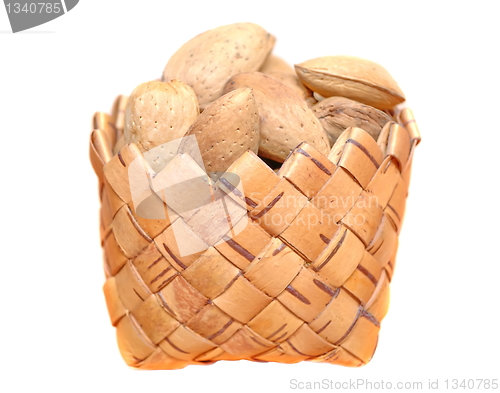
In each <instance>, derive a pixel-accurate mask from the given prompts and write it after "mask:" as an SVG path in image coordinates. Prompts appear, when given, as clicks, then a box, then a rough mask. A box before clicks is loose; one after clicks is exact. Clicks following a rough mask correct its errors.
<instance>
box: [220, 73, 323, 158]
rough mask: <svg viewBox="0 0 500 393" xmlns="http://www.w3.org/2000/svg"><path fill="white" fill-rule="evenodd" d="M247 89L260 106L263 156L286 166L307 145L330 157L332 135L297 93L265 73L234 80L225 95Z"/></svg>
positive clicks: (227, 87)
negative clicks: (291, 153)
mask: <svg viewBox="0 0 500 393" xmlns="http://www.w3.org/2000/svg"><path fill="white" fill-rule="evenodd" d="M243 87H250V88H252V89H253V93H254V95H255V99H256V101H257V104H258V106H259V115H260V146H259V155H261V156H262V157H265V158H269V159H272V160H275V161H278V162H283V161H284V160H285V158H286V157H287V156H288V154H289V153H290V152H291V151H292V150H293V149H294V148H295V147H296V146H297V145H298V144H300V143H301V142H304V141H306V142H308V143H309V144H310V145H312V146H314V148H316V149H317V150H318V151H319V152H321V153H323V154H325V155H326V154H328V152H329V150H330V145H329V142H328V135H327V134H326V132H325V130H323V127H322V126H321V124H320V122H319V120H318V119H317V118H316V116H315V115H314V113H313V111H312V110H311V109H310V108H309V107H308V106H307V104H306V102H305V101H304V100H303V99H302V98H301V97H300V96H299V95H298V94H297V93H296V91H295V90H293V89H292V88H291V87H288V86H286V85H284V84H283V83H281V82H280V81H279V80H277V79H275V78H273V77H271V76H268V75H264V74H262V73H261V72H248V73H242V74H238V75H235V76H233V77H232V78H231V79H230V80H229V81H228V83H227V84H226V87H225V89H224V91H225V92H229V91H232V90H234V89H239V88H243Z"/></svg>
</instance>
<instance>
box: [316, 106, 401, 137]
mask: <svg viewBox="0 0 500 393" xmlns="http://www.w3.org/2000/svg"><path fill="white" fill-rule="evenodd" d="M312 110H313V112H314V114H315V115H316V116H317V118H318V119H319V121H320V122H321V124H322V126H323V128H324V129H325V131H326V132H327V134H328V138H329V139H330V144H331V145H333V144H334V143H335V141H336V140H337V138H338V137H339V136H340V134H342V133H343V132H344V130H345V129H347V128H349V127H359V128H362V129H363V130H365V131H366V132H367V133H369V134H370V135H371V136H372V137H373V138H374V139H375V140H376V139H377V138H378V136H379V134H380V131H382V128H383V127H384V125H385V124H386V123H388V122H390V121H391V120H392V119H391V117H390V116H389V115H388V114H387V113H385V112H382V111H380V110H378V109H376V108H374V107H372V106H369V105H365V104H362V103H360V102H357V101H354V100H350V99H349V98H345V97H329V98H325V99H324V100H322V101H320V102H318V103H317V104H315V105H313V107H312Z"/></svg>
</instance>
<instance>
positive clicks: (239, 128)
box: [186, 88, 260, 172]
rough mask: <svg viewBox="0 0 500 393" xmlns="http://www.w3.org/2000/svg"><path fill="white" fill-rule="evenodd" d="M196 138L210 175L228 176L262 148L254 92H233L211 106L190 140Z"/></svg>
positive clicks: (195, 123)
mask: <svg viewBox="0 0 500 393" xmlns="http://www.w3.org/2000/svg"><path fill="white" fill-rule="evenodd" d="M188 135H195V136H196V140H197V142H198V146H199V149H200V153H201V157H202V159H203V163H204V165H205V169H206V171H207V172H225V171H226V169H227V168H229V166H230V165H231V164H232V163H233V162H234V161H235V160H236V159H238V158H239V157H240V156H241V155H242V154H243V153H244V152H245V151H247V150H252V151H253V152H255V153H257V151H258V148H259V138H260V136H259V112H258V107H257V102H256V101H255V97H254V95H253V93H252V90H251V89H248V88H246V89H237V90H233V91H231V92H229V93H227V94H225V95H223V96H222V97H220V98H219V99H218V100H216V101H214V102H213V103H212V104H211V105H209V106H208V107H207V108H206V109H205V110H204V111H203V113H202V114H200V116H199V117H198V119H197V120H196V121H195V122H194V124H193V125H192V126H191V127H190V128H189V131H188V132H187V134H186V136H188Z"/></svg>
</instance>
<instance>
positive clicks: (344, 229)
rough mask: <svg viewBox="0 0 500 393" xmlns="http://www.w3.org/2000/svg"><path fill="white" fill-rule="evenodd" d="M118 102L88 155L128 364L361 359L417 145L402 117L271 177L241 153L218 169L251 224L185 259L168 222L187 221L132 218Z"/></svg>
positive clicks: (380, 301)
mask: <svg viewBox="0 0 500 393" xmlns="http://www.w3.org/2000/svg"><path fill="white" fill-rule="evenodd" d="M125 103H126V97H118V99H117V100H116V102H115V105H114V110H113V113H112V115H111V116H108V115H106V114H103V113H97V114H96V116H95V118H94V131H93V132H92V135H91V140H90V157H91V162H92V165H93V167H94V170H95V172H96V174H97V176H98V178H99V192H100V199H101V212H100V233H101V243H102V247H103V250H104V268H105V272H106V277H107V280H106V282H105V284H104V294H105V297H106V302H107V307H108V310H109V315H110V319H111V323H112V324H113V326H116V331H117V337H118V344H119V348H120V351H121V354H122V356H123V358H124V360H125V361H126V363H127V364H128V365H130V366H133V367H137V368H141V369H178V368H183V367H185V366H187V365H190V364H211V363H213V362H216V361H218V360H238V359H246V360H252V361H261V362H262V361H264V362H267V361H270V362H280V363H296V362H300V361H303V360H308V361H315V362H326V363H333V364H340V365H344V366H353V367H354V366H360V365H363V364H366V363H367V362H368V361H369V360H370V359H371V357H372V356H373V353H374V351H375V348H376V346H377V339H378V333H379V329H380V322H381V321H382V319H383V318H384V316H385V315H386V312H387V309H388V305H389V283H390V281H391V278H392V275H393V272H394V267H395V256H396V250H397V246H398V233H399V232H400V230H401V224H402V220H403V217H404V211H405V200H406V196H407V191H408V184H409V180H410V171H411V161H412V156H413V152H414V149H415V147H416V145H417V144H418V143H419V141H420V135H419V132H418V129H417V126H416V123H415V120H414V118H413V115H412V113H411V111H410V110H409V109H404V110H402V111H401V112H399V113H397V114H395V115H394V118H395V119H396V121H394V122H391V123H388V124H387V125H386V126H385V127H384V129H383V130H382V132H381V134H380V137H379V139H378V141H375V140H374V139H373V138H372V137H371V136H370V135H369V134H368V133H366V132H365V131H363V130H362V129H360V128H350V129H348V130H346V131H345V132H344V133H343V134H342V135H341V136H340V137H339V139H338V141H337V142H336V143H335V145H334V146H333V148H332V149H331V152H330V154H329V156H328V157H325V156H324V155H322V154H320V153H319V152H317V151H316V150H315V149H314V148H312V147H311V146H310V145H308V144H307V143H302V144H301V145H300V146H298V147H297V148H296V149H295V150H294V151H293V152H292V154H291V155H290V156H289V157H288V159H287V160H286V161H285V163H284V164H283V166H282V167H281V169H280V170H279V172H278V173H277V174H276V173H275V172H273V171H272V170H271V169H270V168H269V167H268V166H267V165H266V164H265V163H264V162H263V161H262V160H261V159H260V158H259V157H257V156H256V155H255V154H253V153H251V152H247V153H245V154H244V155H243V156H241V157H240V158H239V159H238V160H237V161H236V162H234V163H233V165H232V166H231V167H230V168H229V170H228V172H231V173H233V174H237V175H238V176H239V179H240V181H241V182H242V184H243V187H244V190H245V194H246V195H247V197H243V196H242V200H241V201H237V200H235V202H238V204H239V205H238V204H235V206H241V205H243V206H246V208H247V209H246V210H247V214H248V217H249V218H250V220H249V223H248V225H246V227H244V229H243V230H242V231H241V232H239V233H237V234H236V235H235V236H232V237H231V238H228V239H227V241H225V242H222V243H220V244H217V245H215V246H212V247H209V248H208V249H206V250H205V251H202V252H197V253H194V254H191V255H188V256H181V255H180V253H179V251H178V248H177V247H176V242H175V236H174V231H173V228H174V227H179V226H182V225H185V224H186V220H193V218H192V217H183V216H180V215H178V216H174V218H165V219H145V218H141V217H140V216H138V215H137V214H136V213H135V211H134V206H133V203H132V196H131V194H130V187H129V184H128V182H129V180H128V175H127V174H128V166H129V165H130V164H131V162H132V161H133V160H134V159H135V158H137V157H140V156H141V153H140V151H139V150H138V149H137V147H136V146H135V145H134V144H130V145H125V146H123V147H121V149H120V151H119V152H116V153H117V154H113V150H112V146H115V145H117V144H119V143H120V142H119V140H120V138H122V132H123V120H124V119H123V116H124V112H123V108H124V105H125ZM122 145H123V143H122ZM233 179H234V177H232V178H231V177H229V176H226V177H225V175H224V176H223V177H222V179H221V181H220V184H221V185H225V186H226V187H229V188H231V186H236V185H231V181H233ZM231 195H232V197H233V198H235V199H237V198H238V196H237V195H236V194H231ZM280 200H281V201H285V200H286V201H287V203H279V201H280ZM291 201H292V202H293V203H292V202H291ZM168 217H172V215H169V216H168ZM277 217H278V218H279V217H286V219H283V220H278V219H276V218H277Z"/></svg>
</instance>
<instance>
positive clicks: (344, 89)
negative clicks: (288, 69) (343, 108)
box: [295, 56, 405, 109]
mask: <svg viewBox="0 0 500 393" xmlns="http://www.w3.org/2000/svg"><path fill="white" fill-rule="evenodd" d="M295 70H296V72H297V75H298V76H299V78H300V80H301V81H302V82H303V83H304V84H305V85H306V86H307V87H309V88H310V89H311V90H312V91H314V92H317V93H319V94H320V95H322V96H323V97H331V96H342V97H347V98H350V99H353V100H356V101H359V102H362V103H364V104H367V105H371V106H373V107H375V108H377V109H390V108H393V107H394V106H396V105H397V104H400V103H401V102H403V101H404V100H405V96H404V94H403V92H402V91H401V88H400V87H399V86H398V84H397V83H396V81H395V80H394V79H393V78H392V76H391V75H390V74H389V72H388V71H387V70H386V69H385V68H384V67H382V66H381V65H379V64H377V63H375V62H373V61H370V60H365V59H361V58H359V57H354V56H324V57H318V58H316V59H312V60H308V61H306V62H304V63H301V64H297V65H295Z"/></svg>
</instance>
